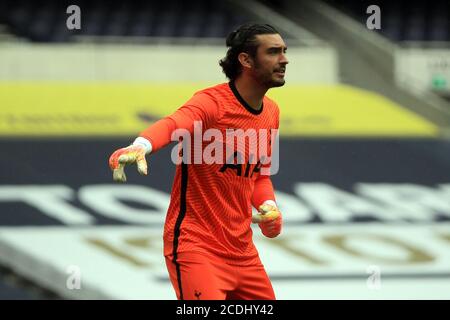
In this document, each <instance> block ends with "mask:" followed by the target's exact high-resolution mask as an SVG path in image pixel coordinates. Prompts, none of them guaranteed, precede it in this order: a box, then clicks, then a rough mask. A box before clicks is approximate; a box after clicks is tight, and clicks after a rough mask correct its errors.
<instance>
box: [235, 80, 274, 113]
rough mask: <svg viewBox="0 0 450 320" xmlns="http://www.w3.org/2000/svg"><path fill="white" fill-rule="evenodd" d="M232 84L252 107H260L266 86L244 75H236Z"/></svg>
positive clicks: (257, 108)
mask: <svg viewBox="0 0 450 320" xmlns="http://www.w3.org/2000/svg"><path fill="white" fill-rule="evenodd" d="M234 85H235V86H236V89H237V91H238V92H239V94H240V95H241V97H242V99H244V100H245V102H247V103H248V105H249V106H250V107H251V108H252V109H255V110H259V109H261V106H262V101H263V98H264V95H265V94H266V92H267V90H268V89H267V88H265V87H263V86H261V84H259V83H258V82H256V81H254V80H253V79H251V78H249V77H246V76H245V75H241V76H240V77H238V78H237V79H236V80H235V81H234Z"/></svg>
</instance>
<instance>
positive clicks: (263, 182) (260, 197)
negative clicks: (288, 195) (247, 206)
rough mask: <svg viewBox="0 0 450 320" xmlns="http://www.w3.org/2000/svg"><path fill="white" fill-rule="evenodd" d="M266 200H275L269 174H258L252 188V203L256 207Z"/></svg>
mask: <svg viewBox="0 0 450 320" xmlns="http://www.w3.org/2000/svg"><path fill="white" fill-rule="evenodd" d="M266 200H273V201H275V193H274V190H273V184H272V180H271V179H270V176H263V175H260V176H259V177H258V179H256V181H255V188H254V189H253V195H252V205H253V206H254V207H255V208H256V209H258V208H259V206H260V205H262V204H263V202H264V201H266Z"/></svg>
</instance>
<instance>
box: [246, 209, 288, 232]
mask: <svg viewBox="0 0 450 320" xmlns="http://www.w3.org/2000/svg"><path fill="white" fill-rule="evenodd" d="M252 222H253V223H257V224H258V225H259V228H260V229H261V231H262V234H263V235H265V236H266V237H268V238H275V237H276V236H278V235H279V234H280V233H281V228H282V225H283V218H282V216H281V212H280V210H278V208H277V207H276V206H275V205H272V204H267V203H264V204H262V205H261V206H260V207H259V214H257V215H254V216H253V217H252Z"/></svg>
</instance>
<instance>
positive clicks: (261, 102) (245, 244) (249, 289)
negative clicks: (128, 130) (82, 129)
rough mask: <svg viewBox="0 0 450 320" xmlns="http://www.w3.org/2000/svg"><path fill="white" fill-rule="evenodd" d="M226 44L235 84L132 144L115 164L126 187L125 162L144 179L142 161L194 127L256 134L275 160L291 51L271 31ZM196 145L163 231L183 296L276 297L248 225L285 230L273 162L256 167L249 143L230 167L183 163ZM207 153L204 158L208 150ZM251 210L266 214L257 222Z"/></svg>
mask: <svg viewBox="0 0 450 320" xmlns="http://www.w3.org/2000/svg"><path fill="white" fill-rule="evenodd" d="M226 45H227V47H228V51H227V54H226V56H225V58H223V59H222V60H220V62H219V64H220V66H221V67H222V69H223V72H224V73H225V75H226V76H227V77H228V78H229V80H230V81H229V82H228V83H222V84H218V85H216V86H213V87H210V88H207V89H204V90H201V91H199V92H197V93H195V94H194V96H193V97H192V98H191V99H190V100H188V101H187V102H186V103H185V104H184V105H183V106H181V107H180V108H179V109H178V110H177V111H175V112H174V113H173V114H171V115H170V116H167V117H166V118H164V119H161V120H159V121H157V122H156V123H155V124H153V125H152V126H150V127H148V128H147V129H146V130H144V131H143V132H142V133H141V134H140V136H139V137H137V138H136V140H135V141H134V142H133V144H132V145H130V146H128V147H125V148H122V149H119V150H117V151H115V152H114V153H113V154H112V155H111V157H110V159H109V164H110V167H111V169H112V170H113V177H114V180H116V181H122V182H124V181H125V180H126V177H125V171H124V167H125V165H127V164H133V163H136V164H137V168H138V171H139V172H140V173H141V174H147V163H146V159H145V156H146V155H148V154H151V153H154V152H156V151H158V150H159V149H161V148H162V147H164V146H166V145H168V144H169V143H170V142H171V136H172V133H174V132H175V131H176V130H177V129H184V130H185V131H187V132H189V133H190V134H192V133H193V132H194V127H195V123H201V125H202V128H203V130H207V129H215V132H220V133H221V134H222V137H226V136H227V129H229V128H233V129H242V130H243V131H245V132H258V135H259V136H258V139H256V141H257V144H258V145H257V148H258V150H259V148H262V149H263V150H269V151H268V156H269V158H270V155H271V149H272V146H271V137H272V134H271V132H272V131H277V130H278V125H279V109H278V106H277V105H276V103H275V102H274V101H272V100H271V99H269V98H268V97H266V96H265V93H266V92H267V90H268V89H270V88H272V87H280V86H283V85H284V82H285V80H284V75H285V70H286V65H287V63H288V60H287V58H286V49H287V48H286V45H285V43H284V41H283V39H282V37H281V36H280V34H279V33H278V32H277V31H276V30H275V29H274V28H273V27H272V26H270V25H267V24H246V25H243V26H241V27H239V28H238V29H237V30H235V31H233V32H231V33H230V34H229V35H228V37H227V39H226ZM251 130H254V131H251ZM261 135H263V136H264V135H265V138H266V139H261V137H262V136H261ZM262 138H264V137H262ZM215 139H216V140H217V141H215V142H219V140H221V138H217V137H215ZM220 142H224V141H220ZM263 144H264V145H263ZM194 146H195V145H194V144H193V143H186V144H185V145H183V150H182V152H181V154H182V157H183V161H182V162H181V163H180V164H177V166H176V173H175V179H174V182H173V186H172V193H171V200H170V205H169V208H168V212H167V216H166V222H165V225H164V256H165V259H166V265H167V269H168V272H169V276H170V279H171V282H172V285H173V287H174V289H175V292H176V295H177V298H178V299H181V300H183V299H208V300H213V299H214V300H219V299H233V300H236V299H275V294H274V291H273V288H272V284H271V282H270V279H269V277H268V275H267V273H266V271H265V268H264V266H263V264H262V263H261V260H260V258H259V255H258V252H257V250H256V247H255V245H254V243H253V240H252V229H251V227H250V224H251V222H254V223H258V225H259V227H260V229H261V231H262V233H263V234H264V235H265V236H266V237H269V238H274V237H276V236H278V235H279V234H280V233H281V228H282V217H281V213H280V211H279V210H278V208H277V204H276V202H275V196H274V191H273V186H272V182H271V179H270V175H269V173H268V172H267V171H268V170H263V169H268V167H269V166H270V163H269V164H267V163H264V161H263V160H262V159H257V161H251V159H252V158H253V157H254V156H255V154H254V153H251V150H252V148H251V146H250V147H249V146H245V147H244V148H242V147H239V145H238V147H237V148H236V149H235V150H234V153H233V158H232V159H231V161H230V159H226V161H224V162H222V163H211V162H209V161H208V162H206V161H202V163H194V164H191V163H188V161H186V160H185V156H186V155H187V154H188V153H189V154H194V152H195V150H194ZM200 146H201V147H202V150H201V151H202V153H201V154H204V153H203V152H204V151H206V146H207V144H206V143H205V142H203V143H202V144H201V145H200ZM225 147H228V146H225ZM264 148H266V149H264ZM253 150H254V149H253ZM197 151H198V150H197ZM183 153H184V154H183ZM242 159H245V160H244V161H239V160H242ZM235 160H236V161H237V162H238V163H235V162H236V161H235ZM224 163H225V164H224ZM252 163H254V164H252ZM252 205H253V206H254V207H255V208H258V210H259V214H258V215H255V216H253V217H252V208H251V206H252Z"/></svg>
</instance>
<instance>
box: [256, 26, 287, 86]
mask: <svg viewBox="0 0 450 320" xmlns="http://www.w3.org/2000/svg"><path fill="white" fill-rule="evenodd" d="M256 39H257V41H258V42H259V46H258V49H257V51H256V57H255V59H253V62H254V67H253V69H252V73H251V74H252V76H253V77H254V79H255V80H256V81H257V82H259V83H261V84H262V85H264V86H265V87H267V88H272V87H281V86H282V85H284V82H285V80H284V74H285V72H286V65H287V64H288V63H289V61H288V60H287V58H286V50H287V47H286V44H285V43H284V41H283V39H282V38H281V36H280V35H279V34H260V35H257V36H256Z"/></svg>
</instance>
